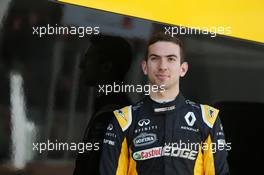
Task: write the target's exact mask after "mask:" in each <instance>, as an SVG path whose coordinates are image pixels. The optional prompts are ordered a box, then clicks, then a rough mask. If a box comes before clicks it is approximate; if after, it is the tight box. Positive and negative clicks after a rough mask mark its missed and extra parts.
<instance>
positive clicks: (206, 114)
mask: <svg viewBox="0 0 264 175" xmlns="http://www.w3.org/2000/svg"><path fill="white" fill-rule="evenodd" d="M185 103H186V104H187V105H189V106H190V107H191V108H192V110H193V111H194V113H196V114H198V116H200V119H201V120H202V121H203V122H204V123H205V124H206V125H207V126H208V127H210V128H213V126H214V123H215V121H216V119H217V117H218V113H219V110H218V109H216V108H214V107H212V106H210V105H207V104H199V103H195V102H193V101H190V100H186V101H185Z"/></svg>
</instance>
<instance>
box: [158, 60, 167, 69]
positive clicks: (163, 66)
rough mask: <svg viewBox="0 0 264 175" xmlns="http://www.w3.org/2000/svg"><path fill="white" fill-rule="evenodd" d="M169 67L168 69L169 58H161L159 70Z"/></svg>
mask: <svg viewBox="0 0 264 175" xmlns="http://www.w3.org/2000/svg"><path fill="white" fill-rule="evenodd" d="M167 69H168V64H167V60H166V59H165V58H161V59H160V61H159V70H167Z"/></svg>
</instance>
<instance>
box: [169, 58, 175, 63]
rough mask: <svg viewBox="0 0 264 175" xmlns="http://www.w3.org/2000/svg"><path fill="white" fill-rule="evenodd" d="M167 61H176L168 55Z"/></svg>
mask: <svg viewBox="0 0 264 175" xmlns="http://www.w3.org/2000/svg"><path fill="white" fill-rule="evenodd" d="M168 61H170V62H172V61H176V58H175V57H168Z"/></svg>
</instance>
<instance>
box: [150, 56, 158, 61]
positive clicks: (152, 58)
mask: <svg viewBox="0 0 264 175" xmlns="http://www.w3.org/2000/svg"><path fill="white" fill-rule="evenodd" d="M149 59H150V60H151V61H155V60H157V59H158V57H157V56H151V57H150V58H149Z"/></svg>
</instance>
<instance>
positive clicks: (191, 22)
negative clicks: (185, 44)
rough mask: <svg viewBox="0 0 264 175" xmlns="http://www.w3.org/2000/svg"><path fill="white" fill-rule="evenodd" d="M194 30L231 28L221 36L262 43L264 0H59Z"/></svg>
mask: <svg viewBox="0 0 264 175" xmlns="http://www.w3.org/2000/svg"><path fill="white" fill-rule="evenodd" d="M58 1H60V2H65V3H70V4H75V5H81V6H85V7H91V8H95V9H99V10H104V11H109V12H114V13H119V14H124V15H129V16H134V17H139V18H143V19H148V20H154V21H158V22H163V23H168V24H172V25H178V26H179V25H180V26H186V27H196V28H200V29H201V28H205V29H206V28H208V29H211V28H214V27H217V28H219V27H223V28H227V27H231V31H228V32H225V31H224V32H225V33H224V35H227V36H231V37H236V38H242V39H246V40H252V41H257V42H262V43H264V0H233V1H230V0H221V1H217V0H214V1H213V0H203V1H202V0H200V1H198V0H186V1H184V0H152V1H150V0H58Z"/></svg>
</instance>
